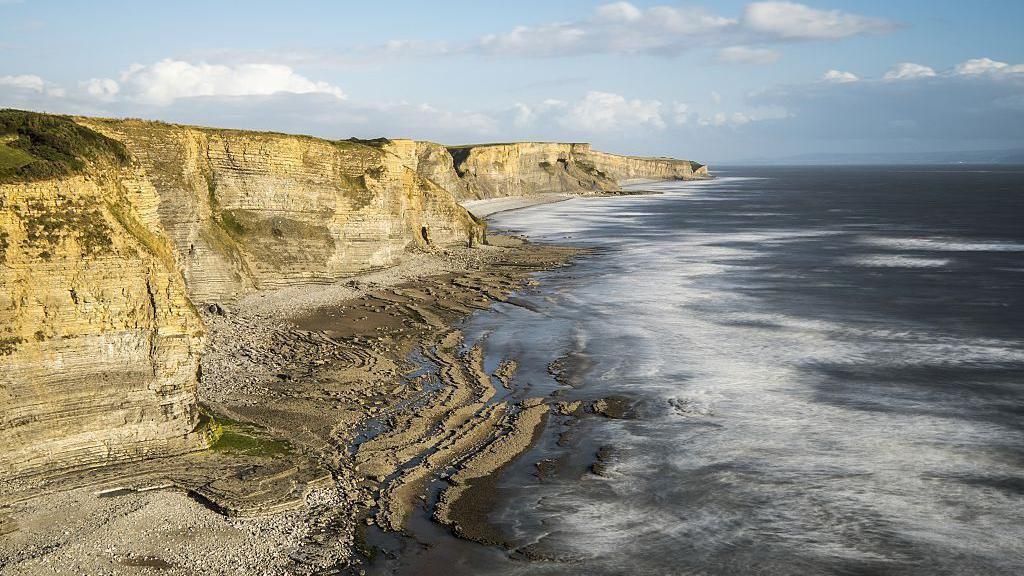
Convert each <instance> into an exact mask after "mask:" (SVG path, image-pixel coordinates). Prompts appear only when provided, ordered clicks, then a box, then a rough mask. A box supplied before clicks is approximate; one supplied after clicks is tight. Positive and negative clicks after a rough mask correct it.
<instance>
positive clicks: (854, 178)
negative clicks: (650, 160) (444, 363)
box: [368, 165, 1024, 576]
mask: <svg viewBox="0 0 1024 576" xmlns="http://www.w3.org/2000/svg"><path fill="white" fill-rule="evenodd" d="M714 174H715V176H716V177H715V178H714V179H712V180H706V181H692V182H662V183H653V184H646V185H639V186H634V187H633V188H634V189H635V190H637V191H641V190H642V191H648V192H652V194H644V195H631V196H614V197H595V198H574V199H572V200H568V201H564V202H559V203H555V204H548V205H542V206H535V207H531V208H526V209H521V210H515V211H510V212H504V213H500V214H496V215H493V216H491V217H490V218H489V227H490V230H491V233H496V232H498V231H501V232H505V233H515V234H520V235H522V236H525V237H526V238H528V239H529V241H530V242H534V243H555V244H563V245H572V246H579V247H583V248H587V249H588V250H587V251H586V252H585V253H584V254H583V255H581V256H580V257H578V258H577V259H576V260H575V262H574V263H573V265H571V266H568V267H564V268H559V269H555V270H552V271H548V272H543V273H540V274H538V275H537V279H538V280H539V284H538V285H537V286H536V287H535V288H531V289H528V290H525V291H524V292H522V293H520V294H517V295H516V297H515V298H513V299H512V300H510V302H508V303H499V304H497V305H496V306H494V307H493V308H492V309H490V310H488V311H483V312H479V313H477V314H475V315H473V316H471V317H469V318H468V319H467V320H465V321H464V323H463V325H462V326H461V328H462V329H463V331H464V332H465V334H466V340H467V346H472V345H476V344H479V345H481V346H482V347H483V348H484V350H485V357H486V360H485V364H486V367H487V368H488V369H491V370H493V369H495V368H496V367H497V366H498V364H499V363H500V362H502V361H503V360H506V359H514V360H516V361H517V362H518V365H519V370H518V372H517V373H516V375H515V377H514V379H513V392H511V393H510V394H512V395H513V396H514V397H528V396H543V397H550V398H552V401H573V400H581V401H583V402H584V403H586V402H590V401H593V400H595V399H599V398H606V397H617V398H624V399H627V400H628V402H629V403H630V404H631V405H632V408H631V409H630V410H629V411H628V413H627V414H625V415H620V416H625V417H621V418H607V417H603V416H601V415H584V416H582V417H579V418H575V417H562V416H553V417H552V418H550V419H549V420H548V422H547V425H546V427H545V430H544V433H543V434H542V435H541V437H540V439H539V441H538V442H537V444H536V445H535V446H534V447H533V448H532V449H530V450H529V451H528V452H526V453H524V454H523V455H522V456H520V457H519V458H518V459H517V460H516V461H515V462H514V463H513V464H512V465H510V466H509V467H507V468H506V469H504V470H503V471H502V472H501V475H500V478H499V480H498V483H497V488H496V489H495V493H494V506H493V509H492V510H491V511H490V512H489V516H488V520H489V521H490V522H491V523H492V524H493V525H495V526H497V527H498V528H499V529H500V530H502V531H503V532H504V533H505V534H506V535H507V539H508V542H509V545H508V546H506V547H499V546H485V545H482V544H477V543H474V542H468V541H465V540H461V539H458V538H455V537H453V536H452V535H451V533H450V532H449V531H448V530H447V529H446V528H443V527H441V526H438V525H436V524H434V523H433V522H431V521H430V520H429V518H427V517H425V516H424V517H421V518H418V519H414V521H413V522H412V523H411V525H410V535H409V538H408V539H407V542H406V543H405V544H402V545H400V546H396V547H395V548H393V549H392V550H388V551H385V552H384V554H383V556H382V557H381V558H379V559H378V560H377V561H376V562H374V563H371V565H370V566H369V567H368V572H369V573H371V574H416V575H431V574H437V575H442V574H443V575H448V576H453V575H462V574H467V575H468V574H501V575H554V574H574V575H575V574H579V575H605V574H607V575H633V574H637V575H646V574H651V575H669V574H673V575H675V574H694V575H698V574H699V575H719V574H721V575H744V574H758V575H796V574H824V575H829V574H836V575H856V574H865V575H867V574H900V575H904V574H905V575H921V576H924V575H928V576H933V575H945V574H957V575H986V574H999V575H1004V574H1005V575H1016V574H1024V167H1009V166H960V165H949V166H887V167H879V166H875V167H729V168H723V169H719V170H716V171H715V172H714Z"/></svg>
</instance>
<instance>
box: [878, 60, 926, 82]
mask: <svg viewBox="0 0 1024 576" xmlns="http://www.w3.org/2000/svg"><path fill="white" fill-rule="evenodd" d="M933 76H935V70H934V69H932V68H930V67H928V66H923V65H921V64H914V63H913V62H901V63H899V64H897V65H896V66H893V68H892V70H889V71H888V72H886V73H885V76H884V77H883V78H884V79H886V80H912V79H915V78H931V77H933Z"/></svg>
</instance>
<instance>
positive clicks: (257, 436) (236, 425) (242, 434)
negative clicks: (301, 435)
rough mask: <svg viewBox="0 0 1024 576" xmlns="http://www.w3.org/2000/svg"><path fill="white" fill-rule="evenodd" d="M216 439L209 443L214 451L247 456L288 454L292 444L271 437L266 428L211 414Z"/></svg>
mask: <svg viewBox="0 0 1024 576" xmlns="http://www.w3.org/2000/svg"><path fill="white" fill-rule="evenodd" d="M213 420H214V424H213V425H214V426H215V427H216V428H217V429H218V431H217V432H216V434H217V440H216V441H214V443H213V444H211V445H210V450H212V451H214V452H233V453H236V454H245V455H247V456H269V457H272V458H273V457H277V456H284V455H286V454H290V453H291V452H292V446H291V444H289V443H288V442H287V441H286V440H281V439H279V438H271V437H270V436H269V435H268V434H267V432H266V430H264V429H262V428H260V427H259V426H256V425H255V424H249V423H246V422H239V421H237V420H232V419H230V418H227V417H225V416H213Z"/></svg>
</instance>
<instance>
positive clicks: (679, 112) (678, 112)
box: [672, 102, 690, 126]
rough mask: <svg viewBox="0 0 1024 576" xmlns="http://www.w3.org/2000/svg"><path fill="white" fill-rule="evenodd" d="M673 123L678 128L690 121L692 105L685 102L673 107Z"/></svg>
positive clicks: (677, 103)
mask: <svg viewBox="0 0 1024 576" xmlns="http://www.w3.org/2000/svg"><path fill="white" fill-rule="evenodd" d="M672 121H673V122H675V124H676V126H682V125H684V124H687V123H688V122H689V121H690V105H689V104H685V103H683V102H676V103H675V105H673V106H672Z"/></svg>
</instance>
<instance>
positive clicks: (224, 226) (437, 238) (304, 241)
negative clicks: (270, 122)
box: [83, 120, 483, 303]
mask: <svg viewBox="0 0 1024 576" xmlns="http://www.w3.org/2000/svg"><path fill="white" fill-rule="evenodd" d="M83 122H86V123H87V124H88V125H89V126H90V127H92V128H94V129H96V130H97V131H100V132H103V133H105V134H107V135H108V136H111V137H112V138H114V139H117V140H119V141H121V142H124V144H125V145H126V146H127V148H128V150H129V151H130V152H131V153H132V154H133V155H134V156H135V157H136V158H137V159H138V162H139V164H140V166H141V167H142V169H143V170H144V171H145V173H146V174H147V176H148V177H149V179H150V180H151V181H152V182H153V186H154V187H155V188H156V190H157V192H158V193H159V195H160V199H161V201H160V206H159V209H158V212H159V217H160V222H161V224H162V225H163V227H164V228H165V229H166V230H167V232H168V234H169V236H170V238H171V240H172V242H173V244H174V247H175V249H176V254H177V257H178V263H179V265H180V267H181V269H182V271H183V273H184V275H185V280H186V285H187V287H188V291H189V294H190V296H192V298H193V300H194V301H196V302H198V303H206V302H217V301H224V300H230V299H232V298H234V297H236V296H238V295H241V294H244V293H246V292H249V291H252V290H255V289H261V288H272V287H279V286H284V285H291V284H298V283H304V282H323V281H330V280H334V279H337V278H340V277H343V276H347V275H351V274H355V273H358V272H364V271H366V270H370V269H374V268H383V267H386V266H389V265H391V264H393V263H394V262H395V260H396V259H397V258H398V256H399V255H400V254H401V253H402V252H404V251H405V250H406V248H408V247H409V246H420V247H426V246H427V245H428V244H430V243H432V244H437V245H446V244H453V243H460V244H465V243H467V242H469V241H470V238H474V239H476V240H478V241H479V240H480V239H481V238H482V230H483V227H482V224H480V223H477V222H476V221H474V220H473V218H472V216H470V215H469V214H468V213H467V212H466V211H465V210H463V209H462V208H461V207H459V206H458V204H457V203H456V202H455V201H454V199H453V198H452V196H451V194H449V193H448V192H447V191H446V190H445V189H443V188H442V187H440V186H438V184H436V183H435V182H434V181H432V180H429V179H427V178H424V177H422V176H420V175H418V174H417V173H416V171H415V170H412V169H410V168H409V167H408V166H407V163H406V162H405V161H403V160H402V159H401V158H400V157H399V156H397V155H395V154H391V153H388V152H387V151H385V150H382V149H380V148H378V147H374V146H370V145H367V144H363V143H358V142H351V141H342V142H332V141H327V140H320V139H317V138H309V137H303V136H290V135H283V134H270V133H259V132H243V131H230V130H214V129H208V128H194V127H188V126H175V125H169V124H160V123H153V122H139V121H113V122H107V121H105V122H97V121H84V120H83Z"/></svg>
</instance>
